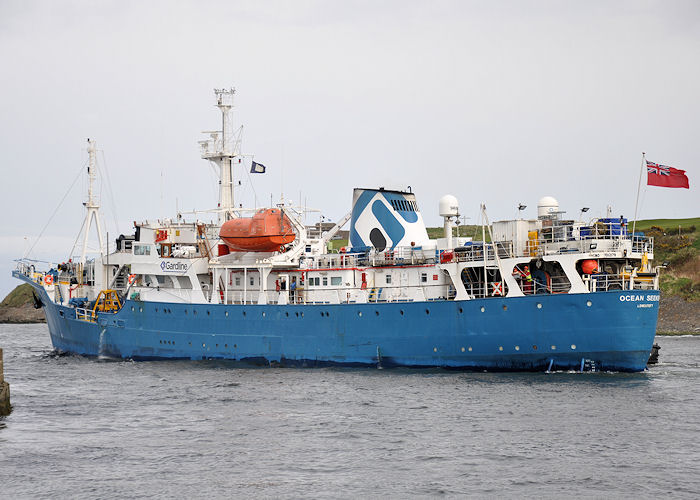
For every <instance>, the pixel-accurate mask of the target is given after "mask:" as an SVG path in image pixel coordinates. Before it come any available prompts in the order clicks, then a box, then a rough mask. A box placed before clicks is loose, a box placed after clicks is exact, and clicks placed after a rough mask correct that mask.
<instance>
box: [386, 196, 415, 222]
mask: <svg viewBox="0 0 700 500" xmlns="http://www.w3.org/2000/svg"><path fill="white" fill-rule="evenodd" d="M382 195H383V196H384V199H385V200H386V201H387V202H389V205H391V202H392V200H395V201H397V202H399V204H401V203H409V201H408V200H407V199H406V197H405V196H403V195H402V194H399V193H387V192H383V193H382ZM398 206H399V207H400V206H401V205H398ZM396 212H397V213H398V214H399V215H400V216H401V217H402V218H403V219H404V220H405V221H406V222H408V223H409V224H413V223H414V222H417V221H418V214H417V213H416V212H414V211H413V210H404V209H403V208H399V209H398V210H396Z"/></svg>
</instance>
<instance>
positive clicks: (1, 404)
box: [0, 348, 12, 416]
mask: <svg viewBox="0 0 700 500" xmlns="http://www.w3.org/2000/svg"><path fill="white" fill-rule="evenodd" d="M10 410H12V407H11V406H10V384H8V383H7V382H5V374H4V371H3V364H2V349H1V348H0V416H3V415H9V414H10Z"/></svg>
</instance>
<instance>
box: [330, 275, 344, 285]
mask: <svg viewBox="0 0 700 500" xmlns="http://www.w3.org/2000/svg"><path fill="white" fill-rule="evenodd" d="M342 284H343V278H341V277H340V276H331V285H333V286H340V285H342Z"/></svg>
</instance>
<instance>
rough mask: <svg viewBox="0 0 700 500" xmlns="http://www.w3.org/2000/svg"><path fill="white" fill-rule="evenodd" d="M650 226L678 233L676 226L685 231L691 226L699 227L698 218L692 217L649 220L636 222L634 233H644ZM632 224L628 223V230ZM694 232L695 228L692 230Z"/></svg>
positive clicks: (699, 219)
mask: <svg viewBox="0 0 700 500" xmlns="http://www.w3.org/2000/svg"><path fill="white" fill-rule="evenodd" d="M652 226H658V227H663V228H666V230H667V231H668V232H673V231H678V226H680V227H681V231H682V230H683V229H687V228H689V227H691V226H695V227H700V217H694V218H691V219H649V220H638V221H637V225H636V226H635V231H646V230H647V229H650V228H651V227H652ZM631 227H632V223H630V228H631ZM693 231H695V228H693Z"/></svg>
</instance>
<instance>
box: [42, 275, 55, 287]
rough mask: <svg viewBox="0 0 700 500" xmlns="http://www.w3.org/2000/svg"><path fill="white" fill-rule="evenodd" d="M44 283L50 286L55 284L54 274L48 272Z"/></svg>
mask: <svg viewBox="0 0 700 500" xmlns="http://www.w3.org/2000/svg"><path fill="white" fill-rule="evenodd" d="M44 283H45V284H47V285H49V286H51V285H53V274H47V275H46V276H44Z"/></svg>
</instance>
